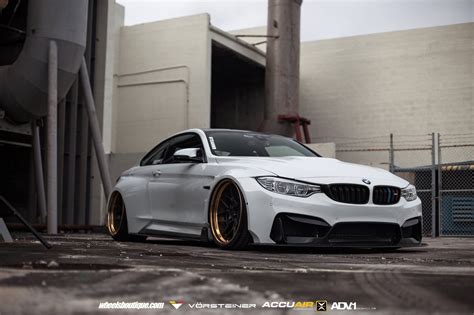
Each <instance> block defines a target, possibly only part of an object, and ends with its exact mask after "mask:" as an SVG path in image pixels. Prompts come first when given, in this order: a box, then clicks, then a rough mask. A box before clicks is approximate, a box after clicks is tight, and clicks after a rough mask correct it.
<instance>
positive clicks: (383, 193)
mask: <svg viewBox="0 0 474 315" xmlns="http://www.w3.org/2000/svg"><path fill="white" fill-rule="evenodd" d="M400 196H401V190H400V188H398V187H392V186H375V187H374V196H373V202H374V204H376V205H394V204H396V203H398V202H399V201H400Z"/></svg>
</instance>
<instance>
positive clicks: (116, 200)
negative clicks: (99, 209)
mask: <svg viewBox="0 0 474 315" xmlns="http://www.w3.org/2000/svg"><path fill="white" fill-rule="evenodd" d="M124 216H125V204H124V203H123V201H122V198H121V197H120V194H119V193H117V192H114V193H113V195H112V197H111V198H110V204H109V209H108V216H107V227H108V229H109V232H110V234H112V235H116V234H117V233H118V232H119V230H120V227H121V226H122V221H123V218H124Z"/></svg>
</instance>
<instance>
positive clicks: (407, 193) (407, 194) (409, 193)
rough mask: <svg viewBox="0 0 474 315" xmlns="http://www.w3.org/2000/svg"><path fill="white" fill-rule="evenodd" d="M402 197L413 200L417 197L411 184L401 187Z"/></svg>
mask: <svg viewBox="0 0 474 315" xmlns="http://www.w3.org/2000/svg"><path fill="white" fill-rule="evenodd" d="M402 197H403V198H405V200H406V201H413V200H415V199H416V198H417V194H416V188H415V186H413V185H408V186H407V187H405V188H403V189H402Z"/></svg>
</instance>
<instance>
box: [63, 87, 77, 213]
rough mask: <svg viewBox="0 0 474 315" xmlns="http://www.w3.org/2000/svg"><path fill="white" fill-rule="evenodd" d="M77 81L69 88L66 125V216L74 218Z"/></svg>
mask: <svg viewBox="0 0 474 315" xmlns="http://www.w3.org/2000/svg"><path fill="white" fill-rule="evenodd" d="M78 89H79V81H78V80H75V81H74V84H73V86H72V88H71V104H70V105H69V126H68V132H69V134H68V136H69V139H68V146H69V148H68V159H67V194H66V203H65V205H66V212H67V213H68V217H69V216H71V217H72V222H75V221H76V220H75V218H74V213H75V211H74V208H75V207H74V196H75V194H74V191H75V178H76V140H77V98H78Z"/></svg>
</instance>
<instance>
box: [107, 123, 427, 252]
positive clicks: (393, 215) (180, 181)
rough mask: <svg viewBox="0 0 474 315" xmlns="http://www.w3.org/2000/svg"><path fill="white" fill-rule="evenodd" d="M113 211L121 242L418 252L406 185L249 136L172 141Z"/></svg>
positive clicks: (122, 191) (124, 188) (413, 204)
mask: <svg viewBox="0 0 474 315" xmlns="http://www.w3.org/2000/svg"><path fill="white" fill-rule="evenodd" d="M107 207H108V220H107V221H108V222H107V223H108V224H107V225H108V229H109V232H110V234H111V235H112V237H113V238H114V239H115V240H118V241H129V240H142V239H145V238H146V237H147V236H166V237H176V238H186V239H197V240H203V241H213V242H215V243H216V244H217V246H219V247H221V248H225V249H237V248H242V247H244V246H246V245H247V244H249V243H253V244H286V245H298V246H301V245H306V246H337V247H345V246H350V247H356V246H357V247H368V248H375V247H386V248H397V247H402V246H410V245H411V246H413V245H419V244H421V231H422V220H421V202H420V199H419V198H417V195H416V189H415V187H414V186H412V185H410V184H409V183H408V182H407V181H406V180H404V179H401V178H399V177H397V176H395V175H393V174H391V173H389V172H387V171H385V170H382V169H377V168H372V167H368V166H362V165H357V164H350V163H345V162H341V161H338V160H336V159H330V158H323V157H321V156H320V155H318V154H317V153H316V152H314V151H312V150H311V149H309V148H308V147H306V146H304V145H303V144H301V143H299V142H297V141H295V140H293V139H290V138H286V137H282V136H277V135H269V134H262V133H257V132H251V131H238V130H223V129H191V130H186V131H183V132H180V133H178V134H175V135H173V136H171V137H169V138H168V139H166V140H164V141H163V142H161V143H160V144H158V145H157V146H156V147H155V148H153V149H152V150H151V151H150V152H149V153H147V154H146V155H145V156H144V157H143V159H142V160H141V161H140V163H139V165H137V166H134V167H132V168H131V169H129V170H127V171H125V172H123V174H122V175H121V177H120V178H119V179H118V181H117V184H116V185H115V187H114V190H113V193H112V194H111V196H110V199H109V202H108V206H107Z"/></svg>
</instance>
